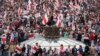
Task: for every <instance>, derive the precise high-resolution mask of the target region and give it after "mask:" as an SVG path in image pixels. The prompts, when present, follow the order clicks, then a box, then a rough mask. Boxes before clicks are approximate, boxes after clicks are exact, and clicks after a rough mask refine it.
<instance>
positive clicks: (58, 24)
mask: <svg viewBox="0 0 100 56" xmlns="http://www.w3.org/2000/svg"><path fill="white" fill-rule="evenodd" d="M56 26H57V27H61V20H60V19H59V17H58V20H57V23H56Z"/></svg>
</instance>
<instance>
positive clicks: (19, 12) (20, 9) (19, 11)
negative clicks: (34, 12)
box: [18, 7, 23, 16]
mask: <svg viewBox="0 0 100 56" xmlns="http://www.w3.org/2000/svg"><path fill="white" fill-rule="evenodd" d="M22 12H23V10H22V8H21V7H19V8H18V15H19V16H20V15H21V14H22Z"/></svg>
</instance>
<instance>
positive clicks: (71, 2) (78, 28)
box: [0, 0, 100, 56]
mask: <svg viewBox="0 0 100 56" xmlns="http://www.w3.org/2000/svg"><path fill="white" fill-rule="evenodd" d="M99 2H100V1H99V0H0V42H1V50H0V51H1V52H2V55H4V53H5V52H6V51H8V50H5V49H4V47H5V46H6V45H9V49H10V50H9V52H10V54H11V55H12V54H13V53H14V54H15V56H17V55H19V53H18V51H16V50H15V49H16V47H18V48H19V49H20V53H21V54H22V53H27V56H28V55H29V54H30V55H31V53H33V55H36V56H37V55H38V51H37V50H38V49H39V50H40V49H41V47H39V45H38V44H36V46H28V47H26V46H24V47H20V45H17V44H20V43H21V42H23V41H25V40H28V39H32V38H33V39H34V38H35V36H36V34H37V33H38V34H39V35H42V36H44V30H43V27H44V26H46V27H47V26H51V27H53V26H56V27H57V28H60V29H61V31H60V34H61V36H62V37H69V38H74V39H75V40H76V41H80V42H84V43H85V44H86V45H89V46H92V47H90V48H89V46H86V47H85V49H84V50H85V51H84V53H85V54H87V55H88V54H89V51H91V50H94V49H95V48H94V46H95V45H98V43H100V15H99V14H100V13H99V12H100V11H99V10H100V8H99V6H100V3H99ZM63 35H64V36H63ZM40 46H41V45H40ZM51 48H52V47H51ZM63 48H64V49H65V48H66V47H63V46H61V49H60V55H63V53H66V54H67V53H68V54H69V55H70V54H73V55H74V56H75V55H77V51H79V53H80V54H83V51H82V48H83V47H81V46H80V48H78V49H77V48H76V47H74V48H72V50H71V48H70V47H68V48H69V49H67V50H68V52H67V50H62V49H63ZM31 49H32V50H31ZM89 49H90V50H89ZM96 50H97V53H98V55H100V53H99V45H98V46H96ZM42 51H43V52H39V54H42V55H47V50H45V49H43V50H42ZM55 51H56V49H55ZM71 51H72V53H71ZM53 54H54V55H56V53H53V50H51V49H50V52H49V55H53ZM92 55H95V51H94V52H93V53H92Z"/></svg>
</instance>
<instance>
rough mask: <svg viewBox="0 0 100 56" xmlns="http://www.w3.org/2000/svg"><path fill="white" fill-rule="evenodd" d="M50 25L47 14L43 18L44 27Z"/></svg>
mask: <svg viewBox="0 0 100 56" xmlns="http://www.w3.org/2000/svg"><path fill="white" fill-rule="evenodd" d="M47 23H48V17H47V14H45V15H44V16H43V18H42V24H43V25H46V24H47Z"/></svg>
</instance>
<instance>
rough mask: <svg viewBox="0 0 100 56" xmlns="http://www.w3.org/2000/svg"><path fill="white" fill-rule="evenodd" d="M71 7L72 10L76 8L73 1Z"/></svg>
mask: <svg viewBox="0 0 100 56" xmlns="http://www.w3.org/2000/svg"><path fill="white" fill-rule="evenodd" d="M69 7H70V8H71V10H74V9H75V6H74V5H73V2H70V4H69Z"/></svg>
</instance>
